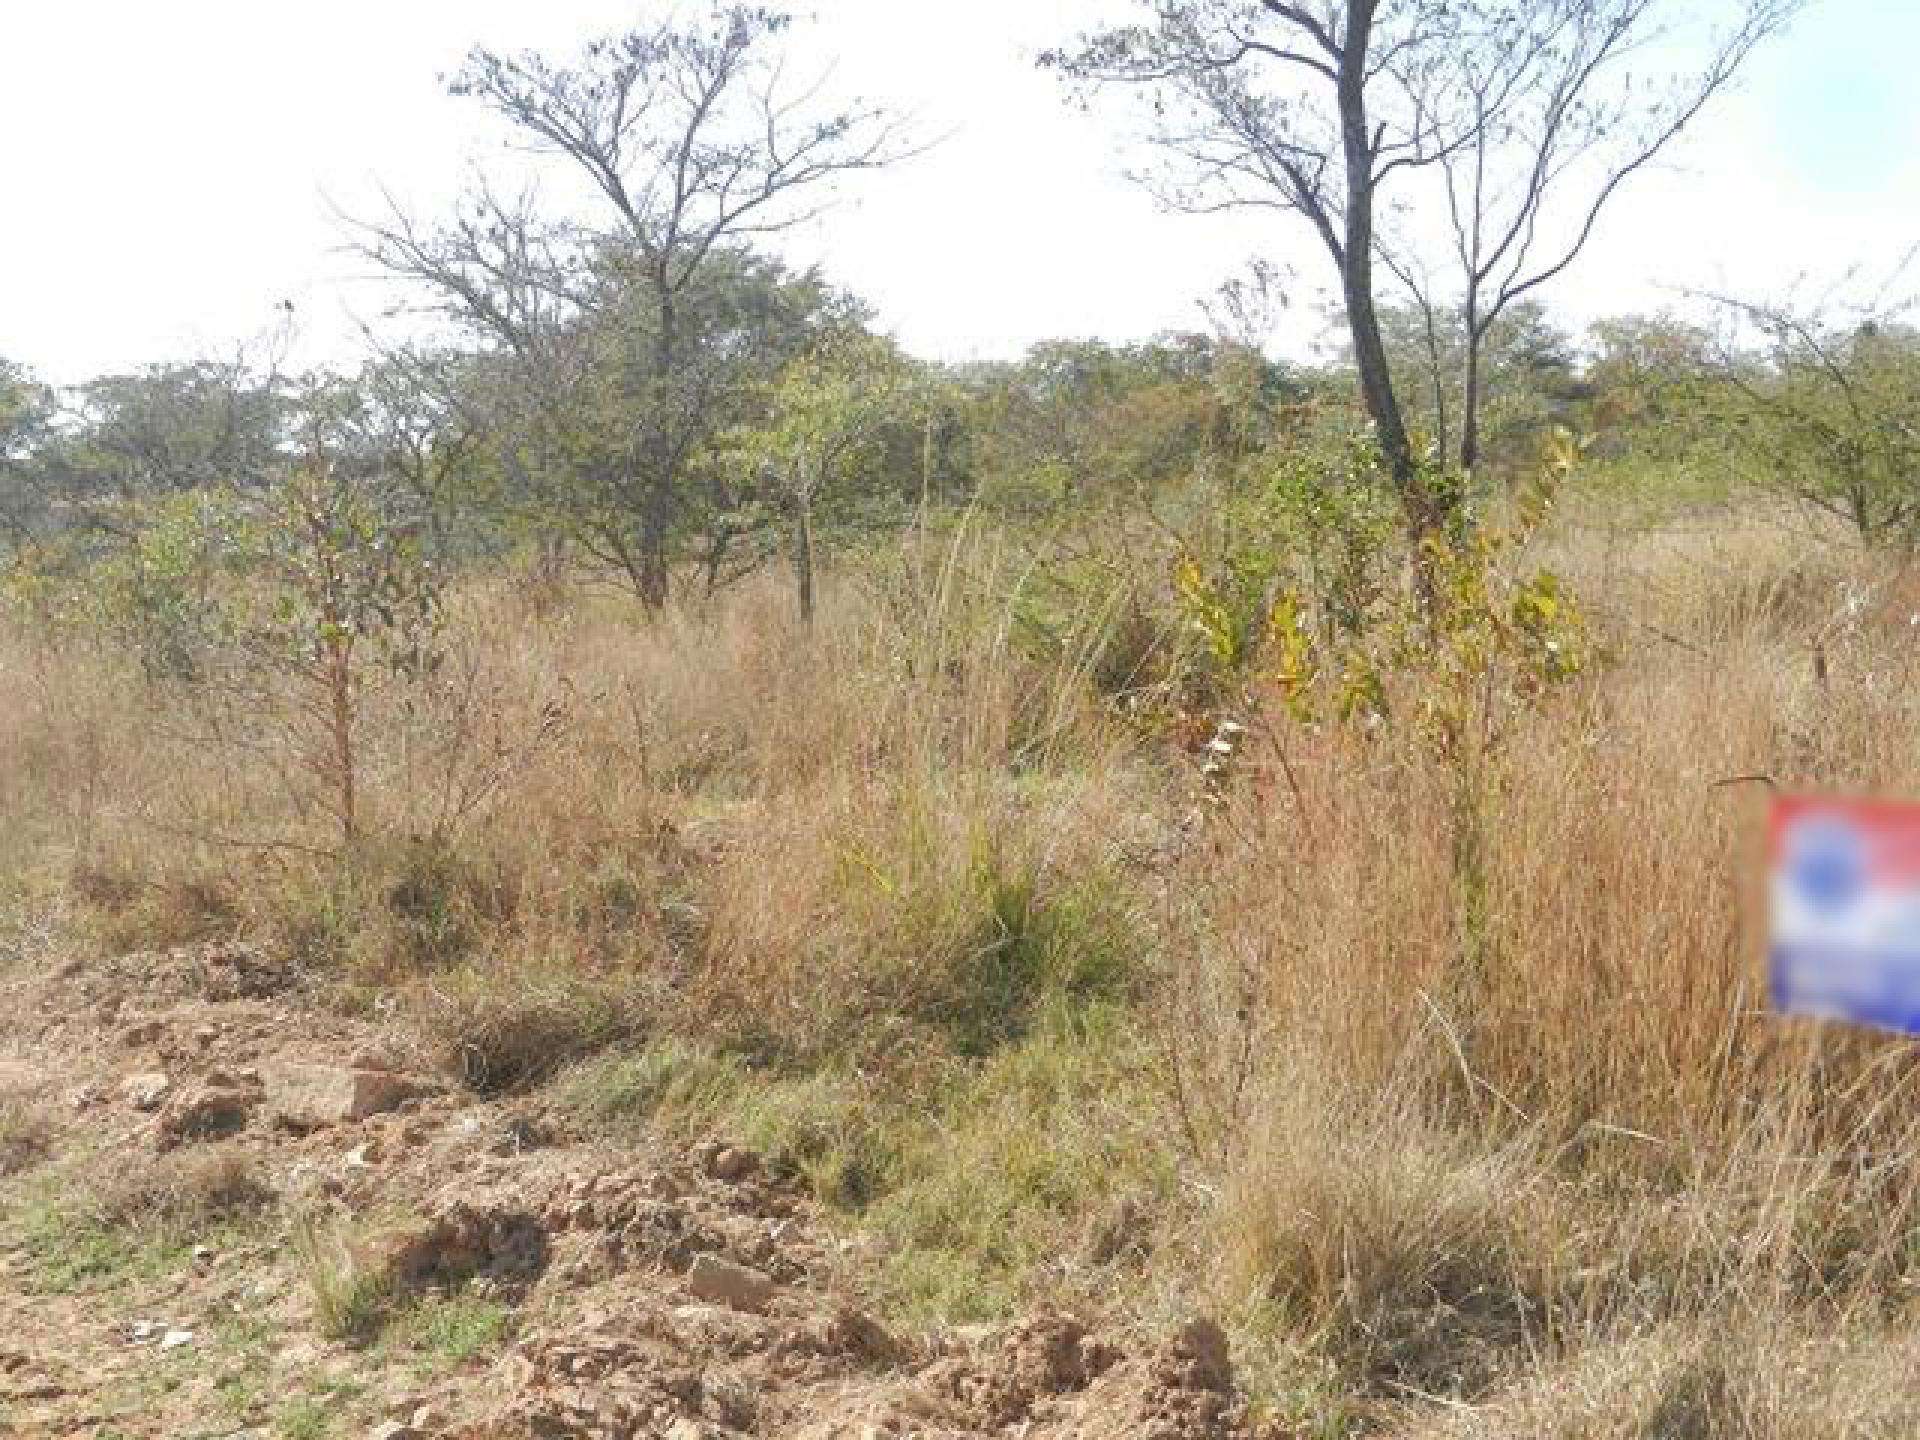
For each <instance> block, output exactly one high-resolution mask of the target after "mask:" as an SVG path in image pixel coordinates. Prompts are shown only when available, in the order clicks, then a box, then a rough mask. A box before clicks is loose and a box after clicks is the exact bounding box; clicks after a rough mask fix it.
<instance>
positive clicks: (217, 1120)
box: [158, 1086, 259, 1150]
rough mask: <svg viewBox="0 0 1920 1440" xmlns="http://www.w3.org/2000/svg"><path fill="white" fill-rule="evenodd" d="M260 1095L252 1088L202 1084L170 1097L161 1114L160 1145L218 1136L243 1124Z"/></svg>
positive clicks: (242, 1126)
mask: <svg viewBox="0 0 1920 1440" xmlns="http://www.w3.org/2000/svg"><path fill="white" fill-rule="evenodd" d="M258 1102H259V1097H258V1096H257V1095H255V1094H254V1092H253V1091H251V1090H230V1089H224V1088H215V1087H212V1086H202V1087H199V1088H196V1089H193V1090H189V1091H186V1092H184V1093H182V1094H181V1095H179V1096H178V1097H177V1098H175V1099H174V1100H173V1101H171V1102H170V1103H169V1104H168V1105H167V1107H166V1109H165V1110H164V1111H162V1112H161V1115H160V1130H159V1136H158V1139H159V1142H160V1148H161V1149H163V1150H164V1149H167V1148H169V1147H171V1146H174V1145H178V1144H180V1143H181V1142H182V1141H185V1140H218V1139H222V1138H224V1137H226V1136H228V1135H233V1134H236V1133H237V1132H239V1131H241V1130H243V1129H245V1128H246V1124H247V1117H248V1116H249V1115H251V1114H252V1113H253V1107H254V1106H255V1105H256V1104H257V1103H258Z"/></svg>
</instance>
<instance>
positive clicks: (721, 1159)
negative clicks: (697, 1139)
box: [707, 1145, 760, 1183]
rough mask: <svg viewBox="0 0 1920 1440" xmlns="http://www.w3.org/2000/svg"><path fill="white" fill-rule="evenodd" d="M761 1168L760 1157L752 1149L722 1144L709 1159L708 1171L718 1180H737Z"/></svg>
mask: <svg viewBox="0 0 1920 1440" xmlns="http://www.w3.org/2000/svg"><path fill="white" fill-rule="evenodd" d="M759 1168H760V1157H759V1156H757V1155H755V1154H754V1153H753V1152H752V1151H751V1150H740V1149H736V1148H735V1147H733V1146H732V1145H726V1146H722V1147H721V1148H720V1149H719V1150H716V1151H715V1152H714V1153H713V1156H712V1158H711V1159H709V1160H708V1161H707V1173H708V1174H709V1175H711V1176H713V1178H714V1179H716V1180H725V1181H728V1182H730V1183H731V1182H736V1181H740V1180H744V1179H746V1178H747V1176H749V1175H751V1174H753V1172H754V1171H756V1170H758V1169H759Z"/></svg>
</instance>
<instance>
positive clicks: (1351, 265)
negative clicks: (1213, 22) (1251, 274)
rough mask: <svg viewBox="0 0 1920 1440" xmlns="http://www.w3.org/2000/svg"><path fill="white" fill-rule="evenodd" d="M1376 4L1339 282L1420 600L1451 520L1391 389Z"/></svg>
mask: <svg viewBox="0 0 1920 1440" xmlns="http://www.w3.org/2000/svg"><path fill="white" fill-rule="evenodd" d="M1374 8H1375V3H1374V0H1352V3H1351V4H1350V5H1349V6H1348V11H1347V35H1346V43H1345V46H1344V48H1343V50H1342V53H1341V59H1340V76H1339V85H1338V95H1339V105H1340V133H1341V145H1342V150H1343V155H1344V160H1345V168H1346V179H1347V205H1346V216H1345V233H1344V235H1343V236H1342V239H1341V250H1340V280H1341V289H1342V298H1343V299H1344V301H1345V302H1346V309H1347V328H1348V330H1349V331H1350V332H1351V334H1352V338H1353V359H1354V365H1355V367H1356V368H1357V369H1358V370H1359V372H1360V398H1361V401H1362V403H1363V404H1364V405H1365V406H1366V410H1367V415H1368V418H1370V419H1371V420H1372V421H1373V428H1374V432H1375V434H1376V435H1377V437H1378V438H1379V441H1380V453H1381V455H1382V457H1383V458H1384V459H1385V461H1386V464H1387V474H1388V477H1389V479H1390V480H1391V481H1392V483H1393V487H1394V491H1395V493H1397V494H1398V495H1399V497H1400V505H1401V510H1402V513H1403V514H1404V516H1405V519H1406V526H1407V535H1408V539H1409V540H1411V541H1412V543H1413V548H1414V573H1415V580H1416V583H1417V584H1418V585H1419V587H1420V594H1421V599H1422V603H1423V604H1426V603H1429V602H1430V601H1431V599H1432V594H1433V576H1432V573H1431V572H1432V566H1431V563H1430V560H1429V558H1428V556H1427V547H1426V541H1427V540H1428V539H1429V537H1431V536H1433V535H1435V534H1437V533H1438V532H1439V531H1440V529H1441V528H1442V526H1443V525H1444V524H1445V521H1446V518H1447V517H1446V507H1445V505H1444V503H1443V499H1442V497H1441V496H1438V495H1436V494H1434V493H1433V490H1432V487H1431V486H1430V485H1429V484H1428V481H1427V477H1426V476H1425V475H1424V474H1423V473H1422V471H1421V468H1420V465H1419V463H1418V462H1417V460H1416V459H1415V456H1414V453H1413V445H1412V442H1411V441H1410V440H1409V439H1408V438H1407V425H1406V420H1405V417H1404V416H1403V415H1402V414H1401V411H1400V401H1399V397H1398V396H1396V395H1395V394H1394V391H1393V373H1392V371H1391V370H1390V369H1389V368H1388V365H1387V347H1386V342H1385V341H1384V340H1383V339H1382V338H1381V334H1380V316H1379V312H1378V310H1377V309H1376V308H1375V306H1374V299H1373V198H1374V168H1373V161H1374V156H1373V140H1372V130H1371V127H1370V125H1369V123H1368V120H1367V91H1366V85H1367V47H1368V44H1369V42H1370V41H1371V39H1372V33H1373V16H1374Z"/></svg>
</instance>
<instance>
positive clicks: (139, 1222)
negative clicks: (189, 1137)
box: [87, 1146, 274, 1238]
mask: <svg viewBox="0 0 1920 1440" xmlns="http://www.w3.org/2000/svg"><path fill="white" fill-rule="evenodd" d="M273 1199H274V1192H273V1190H272V1188H271V1187H269V1186H268V1185H267V1184H266V1183H265V1182H264V1181H263V1180H261V1179H260V1176H259V1173H258V1169H257V1167H256V1166H255V1164H254V1163H253V1161H252V1160H251V1159H250V1158H249V1157H248V1156H247V1155H246V1154H245V1152H243V1151H241V1150H237V1149H234V1148H231V1147H228V1146H215V1147H212V1148H206V1149H195V1150H184V1151H178V1152H175V1153H172V1154H167V1155H161V1156H158V1157H156V1158H154V1159H152V1160H151V1161H145V1162H142V1163H140V1164H134V1165H125V1164H122V1165H119V1166H116V1167H115V1168H114V1169H113V1170H112V1171H111V1172H110V1173H109V1174H108V1175H106V1176H105V1177H104V1178H103V1179H102V1180H101V1181H100V1183H99V1184H97V1185H96V1186H95V1187H94V1188H93V1190H92V1191H91V1193H90V1195H89V1201H88V1207H87V1208H88V1211H89V1213H90V1215H91V1218H93V1219H94V1220H96V1221H97V1222H98V1223H99V1224H101V1225H103V1226H105V1227H107V1228H109V1229H113V1230H127V1231H140V1232H145V1233H148V1234H152V1235H157V1236H165V1237H170V1238H180V1237H190V1236H194V1235H198V1234H201V1233H203V1232H205V1231H206V1230H207V1229H208V1228H209V1227H211V1226H215V1225H218V1224H221V1223H224V1222H228V1221H233V1220H239V1219H243V1218H245V1217H247V1216H249V1215H252V1214H254V1213H256V1212H257V1211H259V1210H261V1209H263V1208H264V1207H266V1206H267V1205H269V1204H271V1203H272V1201H273Z"/></svg>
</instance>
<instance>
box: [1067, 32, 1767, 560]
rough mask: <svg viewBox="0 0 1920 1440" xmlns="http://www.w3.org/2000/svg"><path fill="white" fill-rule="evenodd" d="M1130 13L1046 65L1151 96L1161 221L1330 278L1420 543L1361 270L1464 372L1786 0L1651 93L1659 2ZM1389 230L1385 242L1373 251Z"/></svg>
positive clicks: (1446, 482)
mask: <svg viewBox="0 0 1920 1440" xmlns="http://www.w3.org/2000/svg"><path fill="white" fill-rule="evenodd" d="M1141 3H1142V4H1143V5H1144V6H1145V7H1146V9H1147V10H1148V12H1149V14H1148V18H1147V19H1146V21H1145V22H1144V23H1141V24H1137V25H1132V26H1125V27H1121V28H1117V29H1112V30H1108V31H1105V32H1102V33H1099V34H1096V35H1093V36H1091V37H1088V38H1087V39H1085V40H1084V41H1083V42H1082V43H1081V44H1080V45H1079V47H1078V48H1076V49H1074V50H1072V51H1070V52H1056V53H1054V54H1052V55H1050V56H1048V57H1047V62H1048V63H1049V64H1052V65H1054V66H1055V67H1057V68H1059V69H1061V70H1062V71H1064V72H1065V73H1066V74H1067V75H1068V76H1069V77H1071V78H1073V79H1075V80H1076V81H1079V82H1082V83H1085V84H1093V85H1112V84H1119V85H1126V86H1132V87H1138V88H1143V89H1145V90H1147V91H1149V92H1150V93H1151V94H1152V97H1153V100H1154V128H1153V140H1154V142H1155V143H1156V144H1157V146H1158V147H1159V148H1160V149H1161V150H1162V151H1163V152H1164V153H1165V154H1166V156H1167V157H1168V158H1169V160H1170V162H1171V163H1170V164H1169V165H1168V167H1166V169H1165V170H1164V171H1163V172H1162V173H1160V174H1159V175H1158V176H1156V177H1152V181H1153V183H1154V184H1155V187H1156V189H1157V191H1158V193H1159V194H1160V195H1161V196H1162V197H1163V198H1164V199H1165V200H1167V201H1168V202H1169V203H1171V204H1173V205H1175V206H1177V207H1179V208H1182V209H1187V210H1192V211H1200V212H1207V211H1216V210H1221V209H1227V208H1235V207H1247V206H1252V207H1265V208H1271V209H1279V210H1285V211H1291V212H1293V213H1295V214H1298V215H1299V216H1301V217H1303V218H1304V219H1305V220H1306V221H1307V222H1308V224H1309V225H1310V226H1311V228H1312V230H1313V231H1314V233H1315V234H1316V235H1318V237H1319V238H1320V240H1321V242H1322V244H1323V245H1324V247H1325V249H1326V251H1327V253H1328V255H1329V256H1330V257H1331V259H1332V261H1333V263H1334V266H1335V268H1336V269H1337V271H1338V274H1339V277H1340V284H1341V296H1342V301H1343V304H1344V309H1345V313H1346V321H1347V326H1348V329H1349V331H1350V333H1351V338H1352V347H1353V359H1354V365H1355V368H1356V370H1357V371H1358V376H1359V385H1360V392H1361V398H1362V401H1363V403H1364V404H1365V406H1366V409H1367V412H1368V415H1369V417H1370V418H1371V419H1372V421H1373V425H1374V429H1375V431H1376V433H1377V435H1378V438H1379V442H1380V446H1381V450H1382V452H1383V455H1384V458H1385V460H1386V464H1387V468H1388V472H1389V474H1390V475H1391V477H1392V480H1393V483H1394V485H1395V487H1396V488H1397V490H1398V492H1399V495H1400V499H1401V505H1402V509H1403V511H1404V514H1405V517H1406V523H1407V527H1408V529H1409V532H1410V533H1411V535H1412V536H1413V537H1414V538H1415V539H1416V540H1419V539H1423V538H1424V537H1426V536H1428V535H1430V534H1433V533H1436V532H1438V531H1439V530H1441V529H1442V528H1443V527H1445V526H1446V525H1447V524H1448V523H1449V522H1451V521H1452V519H1453V518H1454V516H1455V514H1456V513H1457V510H1458V507H1459V504H1460V500H1461V490H1460V487H1459V477H1458V476H1457V475H1453V474H1449V473H1447V472H1446V470H1445V467H1440V466H1434V465H1429V464H1425V463H1423V461H1422V457H1421V455H1420V454H1419V453H1418V452H1417V450H1416V446H1415V442H1414V440H1413V438H1412V437H1411V436H1410V434H1409V431H1408V425H1407V421H1406V417H1405V414H1404V411H1403V409H1402V406H1401V402H1400V397H1399V396H1398V395H1397V394H1396V392H1395V387H1394V380H1393V375H1392V372H1391V369H1390V367H1389V365H1388V357H1387V353H1386V347H1385V345H1384V343H1383V340H1382V335H1381V326H1380V318H1379V313H1378V298H1377V294H1376V283H1375V273H1374V266H1375V264H1376V263H1379V264H1380V265H1382V267H1383V268H1385V269H1386V270H1387V271H1388V272H1389V273H1390V274H1391V275H1393V276H1394V277H1396V278H1397V279H1399V280H1400V281H1402V282H1403V283H1405V284H1407V285H1408V287H1409V288H1410V289H1411V290H1412V291H1413V293H1414V294H1415V296H1416V298H1417V299H1418V300H1419V301H1420V302H1421V303H1422V304H1423V305H1424V306H1426V307H1427V309H1428V311H1429V313H1432V312H1433V311H1435V310H1436V309H1437V308H1438V307H1441V306H1457V307H1458V308H1459V311H1460V313H1461V314H1462V316H1463V317H1465V321H1466V324H1465V330H1466V333H1467V334H1468V335H1469V337H1470V348H1472V349H1473V351H1474V353H1475V354H1477V347H1478V345H1479V344H1480V343H1481V342H1482V341H1484V339H1485V337H1486V334H1487V333H1488V330H1489V329H1490V327H1491V326H1492V324H1493V322H1494V321H1496V320H1497V319H1498V318H1499V317H1500V315H1501V314H1502V313H1503V312H1504V311H1505V310H1506V309H1507V308H1508V307H1509V306H1511V305H1512V304H1513V303H1514V302H1515V301H1517V300H1519V299H1521V298H1522V297H1523V296H1526V295H1528V294H1530V293H1531V292H1532V291H1534V290H1536V289H1537V288H1539V287H1540V286H1542V285H1544V284H1546V283H1547V282H1548V281H1550V280H1551V279H1553V278H1554V277H1555V276H1557V275H1559V274H1560V273H1561V272H1562V271H1564V270H1565V269H1566V268H1567V267H1568V266H1569V265H1570V264H1572V262H1573V260H1574V258H1575V257H1576V256H1578V254H1579V253H1580V252H1581V250H1582V249H1583V248H1584V247H1585V245H1586V243H1587V241H1588V239H1589V238H1590V237H1591V236H1592V234H1593V231H1594V229H1595V227H1596V225H1597V222H1598V220H1599V217H1600V214H1601V212H1602V210H1604V208H1605V207H1606V205H1607V204H1608V202H1609V201H1610V200H1611V199H1612V198H1613V197H1614V196H1615V195H1616V194H1618V193H1619V191H1620V189H1621V187H1622V186H1623V185H1624V183H1625V182H1626V181H1627V180H1628V179H1629V178H1631V177H1632V176H1633V175H1634V174H1636V173H1638V172H1640V171H1642V170H1644V169H1645V168H1646V167H1647V166H1648V165H1649V164H1650V163H1652V161H1653V159H1654V158H1655V157H1656V156H1657V155H1658V154H1659V153H1660V151H1661V150H1662V149H1664V148H1665V146H1666V145H1667V144H1668V143H1669V142H1670V141H1672V140H1673V139H1674V138H1675V137H1676V136H1677V135H1678V134H1679V133H1680V131H1681V130H1682V129H1683V128H1684V127H1685V125H1686V124H1687V123H1688V122H1689V121H1690V120H1691V119H1692V118H1693V117H1694V116H1695V115H1697V114H1698V113H1699V112H1700V110H1701V108H1702V107H1703V106H1704V105H1705V104H1706V103H1707V102H1708V100H1709V99H1711V97H1712V96H1713V95H1714V94H1716V93H1718V92H1719V91H1720V90H1722V89H1724V88H1725V86H1726V85H1727V84H1728V82H1729V81H1730V80H1731V79H1732V77H1733V75H1734V74H1735V72H1736V71H1737V70H1738V68H1739V66H1740V64H1741V62H1742V61H1743V60H1744V59H1745V58H1746V56H1747V55H1748V54H1749V53H1751V51H1752V49H1753V47H1754V46H1755V45H1757V44H1758V43H1759V42H1760V41H1761V40H1763V39H1764V38H1765V37H1766V36H1768V35H1770V34H1772V33H1773V32H1774V31H1775V30H1777V29H1778V28H1779V27H1780V26H1781V25H1782V24H1784V23H1785V21H1786V20H1787V18H1788V17H1789V16H1790V15H1791V14H1792V13H1793V12H1794V10H1796V9H1797V8H1798V6H1799V4H1800V3H1801V0H1732V3H1733V4H1735V6H1736V7H1737V10H1738V14H1737V17H1736V19H1735V21H1734V23H1733V25H1732V27H1731V28H1730V29H1729V30H1727V31H1726V32H1724V33H1722V34H1720V35H1718V36H1716V37H1715V38H1714V40H1713V41H1712V44H1711V47H1710V48H1711V54H1710V58H1709V59H1708V60H1707V62H1706V63H1705V64H1704V65H1703V66H1701V67H1700V68H1699V69H1698V70H1696V71H1693V72H1690V73H1688V74H1686V75H1683V76H1680V77H1677V78H1675V79H1672V80H1670V81H1666V82H1662V83H1661V84H1659V85H1658V86H1656V87H1654V88H1653V89H1648V88H1646V87H1644V86H1643V85H1642V84H1641V83H1639V82H1638V81H1637V80H1636V78H1635V77H1634V76H1633V74H1632V72H1631V68H1630V67H1631V65H1632V63H1633V61H1634V59H1635V58H1636V57H1644V55H1645V52H1646V50H1647V48H1648V47H1649V46H1650V45H1652V44H1653V43H1654V42H1655V41H1656V40H1657V39H1659V38H1660V37H1661V35H1662V33H1663V32H1662V31H1661V30H1660V28H1659V26H1660V22H1661V20H1662V18H1663V17H1662V15H1661V8H1662V0H1452V3H1446V4H1428V3H1412V0H1141ZM1667 8H1668V9H1671V5H1670V4H1669V5H1668V6H1667ZM1656 91H1657V93H1656ZM1423 185H1424V187H1425V192H1426V193H1425V194H1424V195H1423V194H1422V190H1421V188H1420V187H1421V186H1423ZM1576 187H1578V189H1579V199H1578V200H1577V202H1573V210H1574V221H1573V223H1572V224H1571V226H1570V227H1566V228H1564V229H1563V227H1562V226H1561V224H1560V213H1561V207H1562V205H1563V203H1566V202H1567V197H1568V196H1569V195H1571V194H1572V192H1573V191H1574V190H1575V189H1576ZM1408 190H1410V191H1411V192H1412V193H1411V194H1410V195H1409V196H1408V199H1409V201H1410V202H1412V203H1411V204H1410V206H1409V209H1410V213H1409V214H1407V215H1404V216H1401V215H1396V214H1395V213H1393V212H1392V211H1391V210H1390V208H1389V204H1390V202H1391V200H1392V199H1393V197H1394V196H1396V195H1399V194H1401V193H1403V192H1404V191H1408ZM1435 190H1437V191H1438V193H1439V195H1440V196H1441V200H1440V206H1439V210H1438V214H1439V215H1440V216H1444V217H1445V219H1444V220H1442V221H1441V222H1440V223H1441V224H1442V225H1446V226H1447V227H1448V228H1450V229H1451V231H1452V232H1453V243H1452V246H1451V248H1452V250H1453V251H1454V258H1455V259H1456V260H1457V262H1458V269H1459V272H1460V278H1459V280H1458V281H1457V282H1455V283H1452V284H1448V283H1447V282H1446V281H1444V280H1435V279H1433V278H1432V277H1433V276H1434V274H1435V271H1434V269H1433V267H1432V266H1431V264H1428V263H1423V257H1419V256H1416V255H1414V254H1412V253H1409V248H1408V246H1409V242H1408V237H1407V236H1406V235H1403V234H1400V233H1397V232H1399V231H1401V230H1405V229H1409V228H1413V229H1423V230H1430V229H1432V228H1434V224H1433V222H1434V219H1435V213H1434V212H1435V207H1434V206H1433V205H1432V204H1431V203H1429V204H1424V205H1422V204H1420V203H1418V202H1419V201H1421V200H1422V199H1423V198H1424V199H1428V200H1431V198H1432V194H1433V192H1434V191H1435ZM1395 221H1398V222H1400V223H1398V224H1395V225H1394V226H1393V229H1394V230H1395V232H1396V233H1394V234H1386V233H1383V232H1384V231H1385V229H1386V228H1387V226H1388V223H1389V222H1395ZM1449 222H1450V224H1449ZM1438 330H1439V327H1438V326H1437V325H1436V327H1435V333H1436V334H1437V333H1438ZM1467 368H1468V372H1469V377H1470V378H1469V379H1468V380H1467V382H1466V385H1465V392H1466V393H1464V394H1463V395H1462V396H1461V397H1460V407H1461V411H1462V414H1461V426H1460V433H1461V453H1460V456H1459V457H1458V459H1459V463H1460V464H1461V466H1462V467H1463V468H1470V467H1471V465H1472V463H1473V459H1474V457H1475V453H1476V449H1477V445H1478V413H1477V412H1478V405H1479V387H1478V384H1477V379H1478V376H1477V367H1476V366H1475V365H1474V364H1473V360H1472V356H1470V357H1469V363H1468V367H1467Z"/></svg>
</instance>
